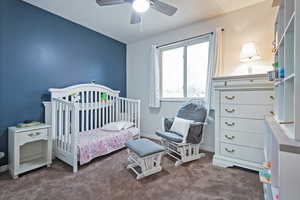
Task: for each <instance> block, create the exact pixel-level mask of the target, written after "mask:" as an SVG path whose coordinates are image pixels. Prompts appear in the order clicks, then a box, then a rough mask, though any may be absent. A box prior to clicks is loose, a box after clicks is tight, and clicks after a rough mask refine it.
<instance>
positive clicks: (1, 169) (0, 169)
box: [0, 165, 8, 173]
mask: <svg viewBox="0 0 300 200" xmlns="http://www.w3.org/2000/svg"><path fill="white" fill-rule="evenodd" d="M7 170H8V165H3V166H0V173H2V172H6V171H7Z"/></svg>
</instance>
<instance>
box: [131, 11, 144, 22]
mask: <svg viewBox="0 0 300 200" xmlns="http://www.w3.org/2000/svg"><path fill="white" fill-rule="evenodd" d="M141 21H142V17H141V16H140V15H139V14H138V13H136V12H135V11H133V12H132V14H131V18H130V24H139V23H141Z"/></svg>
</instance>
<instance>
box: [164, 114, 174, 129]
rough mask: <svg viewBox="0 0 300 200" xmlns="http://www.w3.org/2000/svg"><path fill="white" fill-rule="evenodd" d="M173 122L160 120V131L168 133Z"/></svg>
mask: <svg viewBox="0 0 300 200" xmlns="http://www.w3.org/2000/svg"><path fill="white" fill-rule="evenodd" d="M173 122H174V118H165V117H164V118H162V131H169V130H170V129H171V127H172V124H173Z"/></svg>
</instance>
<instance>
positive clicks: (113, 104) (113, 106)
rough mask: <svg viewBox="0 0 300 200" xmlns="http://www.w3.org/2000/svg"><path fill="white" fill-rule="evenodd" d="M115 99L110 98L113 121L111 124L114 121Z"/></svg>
mask: <svg viewBox="0 0 300 200" xmlns="http://www.w3.org/2000/svg"><path fill="white" fill-rule="evenodd" d="M115 99H116V98H115V97H113V98H112V119H113V122H115V121H116V120H115V106H116V104H115Z"/></svg>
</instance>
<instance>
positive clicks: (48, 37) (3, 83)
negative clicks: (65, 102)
mask: <svg viewBox="0 0 300 200" xmlns="http://www.w3.org/2000/svg"><path fill="white" fill-rule="evenodd" d="M95 6H96V5H95ZM92 80H95V81H96V83H99V84H103V85H106V86H108V87H111V88H113V89H116V90H120V91H121V95H122V96H125V95H126V45H125V44H124V43H121V42H119V41H116V40H113V39H111V38H109V37H106V36H104V35H102V34H99V33H97V32H94V31H91V30H89V29H87V28H84V27H82V26H80V25H78V24H75V23H72V22H70V21H67V20H65V19H63V18H61V17H59V16H56V15H53V14H51V13H49V12H46V11H44V10H42V9H39V8H37V7H34V6H32V5H30V4H27V3H24V2H22V1H20V0H0V151H4V152H5V153H6V155H7V127H8V126H12V125H15V124H16V123H18V122H21V121H23V120H26V119H31V120H44V113H43V110H44V109H43V106H42V101H43V100H46V99H49V94H48V92H47V90H48V89H49V88H53V87H58V88H59V87H65V86H69V85H73V84H78V83H87V82H90V81H92ZM6 163H7V156H6V158H4V159H2V160H1V161H0V166H1V165H3V164H6Z"/></svg>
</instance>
